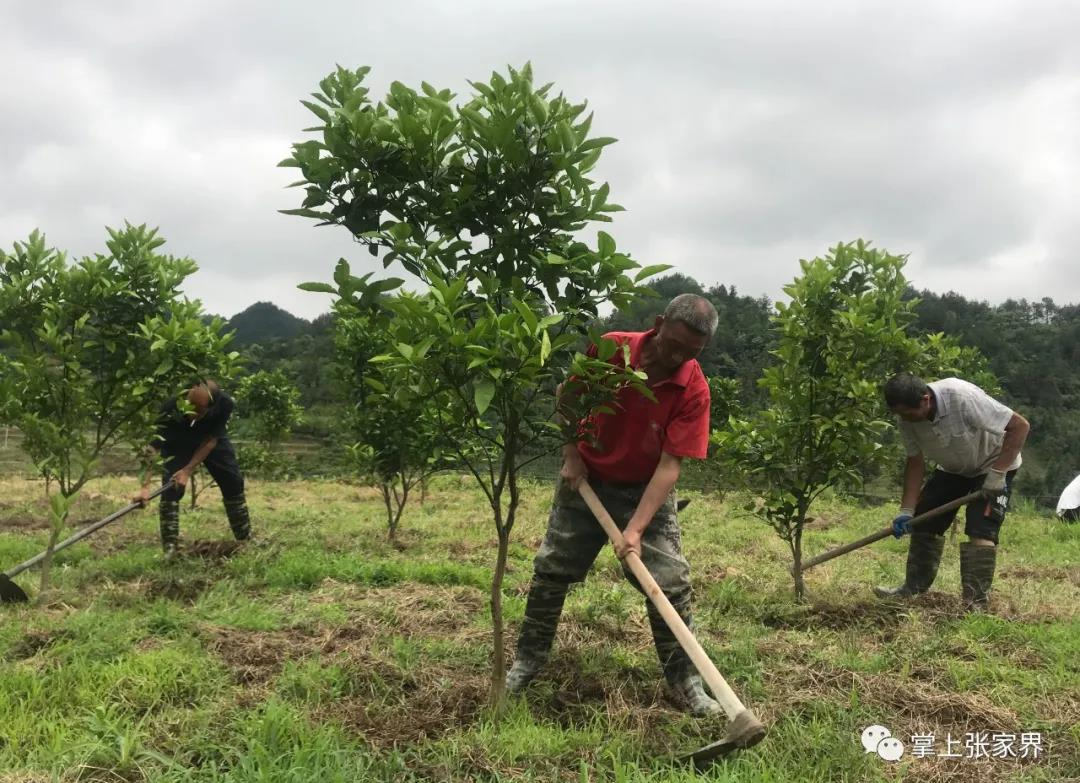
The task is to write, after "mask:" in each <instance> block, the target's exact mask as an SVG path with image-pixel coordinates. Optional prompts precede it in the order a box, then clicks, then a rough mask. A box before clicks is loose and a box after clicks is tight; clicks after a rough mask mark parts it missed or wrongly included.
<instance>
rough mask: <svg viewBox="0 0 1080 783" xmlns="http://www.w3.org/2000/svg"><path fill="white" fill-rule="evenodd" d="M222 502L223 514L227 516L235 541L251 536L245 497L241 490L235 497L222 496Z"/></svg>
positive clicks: (249, 518)
mask: <svg viewBox="0 0 1080 783" xmlns="http://www.w3.org/2000/svg"><path fill="white" fill-rule="evenodd" d="M224 502H225V515H226V516H228V518H229V527H231V528H232V533H233V538H235V539H236V540H237V541H247V540H248V539H249V538H251V517H250V516H249V514H248V507H247V498H245V497H244V493H243V492H241V493H240V494H239V495H237V496H236V497H232V498H224Z"/></svg>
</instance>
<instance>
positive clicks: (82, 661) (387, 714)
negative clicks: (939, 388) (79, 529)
mask: <svg viewBox="0 0 1080 783" xmlns="http://www.w3.org/2000/svg"><path fill="white" fill-rule="evenodd" d="M132 483H133V482H131V481H125V480H122V479H103V480H100V481H98V482H95V484H94V485H93V487H92V489H93V495H92V496H91V494H90V493H87V495H86V497H84V498H82V499H80V501H79V502H78V503H77V505H76V507H75V511H74V514H75V517H74V518H75V519H78V520H86V519H93V518H96V517H99V516H104V514H106V513H108V511H109V510H111V509H113V508H115V507H119V506H121V505H123V504H124V503H125V502H126V496H127V493H128V492H129V491H130V489H131V485H132ZM41 492H42V487H41V485H40V484H38V483H35V482H32V481H27V480H16V479H6V480H3V481H0V495H2V496H3V498H4V502H3V505H2V508H0V527H2V529H3V532H2V533H0V558H2V560H0V566H2V567H10V565H13V564H14V563H17V562H19V561H21V560H23V559H25V558H26V557H29V556H30V555H32V554H34V553H36V552H37V551H38V550H39V549H40V548H41V547H42V546H44V543H45V541H46V537H47V531H46V529H45V527H44V525H43V524H42V520H43V519H44V514H45V510H44V505H43V503H42V502H41ZM249 498H250V502H251V505H252V511H253V519H254V528H255V534H256V536H257V537H258V538H259V539H260V544H259V545H257V546H248V547H246V548H244V549H242V550H240V551H237V552H235V553H234V552H231V551H230V550H229V547H228V546H219V545H218V544H217V543H215V542H225V541H226V540H227V539H228V538H229V535H228V526H227V524H226V521H225V518H224V514H223V513H222V511H221V507H220V500H219V498H218V496H217V495H216V494H214V491H213V490H211V491H210V492H208V493H207V494H206V495H204V496H202V499H201V501H200V506H199V508H198V509H197V510H195V511H190V510H189V509H188V508H187V507H186V505H185V508H184V510H183V516H182V519H181V530H182V536H183V540H184V541H185V542H186V543H187V544H189V552H192V551H195V552H197V553H198V554H197V555H189V556H186V557H183V558H180V559H179V560H177V561H174V562H170V563H166V562H163V561H162V560H161V558H160V556H159V553H158V544H157V529H156V528H157V520H156V515H155V514H154V513H152V512H151V513H139V514H133V515H130V516H129V517H127V518H125V519H124V520H122V521H121V522H118V523H116V524H115V525H113V526H111V527H109V528H106V529H105V530H103V531H101V532H100V533H99V534H97V535H96V536H94V537H93V538H91V539H88V540H87V541H85V542H82V543H80V544H79V545H77V546H76V547H74V548H72V550H70V551H69V552H65V553H63V554H61V555H60V556H58V558H57V565H56V571H55V574H54V579H55V592H54V593H53V595H52V597H51V600H50V601H49V602H48V603H47V605H45V606H43V607H34V606H5V607H3V608H2V609H0V611H2V612H3V615H2V622H0V717H2V720H0V783H7V781H9V780H10V781H20V783H22V782H23V781H28V780H30V781H34V780H42V781H53V780H56V781H89V780H95V781H118V780H123V781H176V782H177V783H180V782H191V783H202V782H203V781H207V782H209V781H235V782H236V783H241V782H243V783H249V782H254V781H274V782H275V783H276V782H278V781H297V783H300V781H304V782H305V783H306V782H307V781H360V780H364V781H368V780H371V781H379V780H384V781H399V780H405V781H408V780H415V781H420V780H477V781H480V780H483V781H495V780H525V781H612V782H613V783H614V782H619V783H645V782H646V781H649V782H652V781H655V782H657V783H659V781H687V782H688V781H760V782H761V783H765V782H766V781H785V782H787V781H822V783H825V782H826V781H827V782H829V783H832V782H833V781H852V782H854V781H900V780H907V779H911V780H926V781H939V780H956V781H967V780H971V781H979V782H980V783H992V782H993V781H999V780H1001V781H1003V780H1010V781H1047V782H1049V781H1061V780H1067V779H1069V778H1070V777H1074V778H1076V777H1080V728H1078V726H1080V687H1078V683H1080V663H1078V662H1080V618H1078V612H1077V606H1078V599H1080V525H1071V526H1069V525H1063V524H1061V523H1058V522H1056V521H1053V520H1051V519H1048V518H1046V517H1041V516H1038V515H1036V514H1035V513H1034V512H1032V511H1030V510H1028V511H1026V512H1025V513H1014V514H1013V515H1011V516H1010V518H1009V520H1008V522H1007V523H1006V528H1005V532H1004V534H1003V545H1002V550H1001V555H1000V564H999V571H998V574H999V576H998V580H997V582H996V585H995V597H994V613H993V614H991V615H986V616H965V615H963V613H961V612H960V611H959V607H958V599H957V597H956V596H957V593H958V589H959V585H958V573H957V572H958V562H957V561H958V557H957V552H956V545H955V543H954V542H950V543H949V544H948V545H947V547H946V555H945V559H944V565H943V567H942V572H941V575H940V577H939V581H938V583H937V584H936V585H935V589H934V591H933V592H932V593H931V594H930V595H928V596H926V597H923V598H920V599H918V600H915V601H912V602H910V603H906V604H882V603H879V602H877V601H875V600H874V599H873V598H872V597H871V596H870V592H869V587H870V586H871V585H873V584H875V583H878V582H889V581H893V580H899V579H900V578H901V576H902V573H903V564H904V553H905V547H906V544H905V543H904V542H895V541H892V540H891V539H889V540H886V541H883V542H880V543H879V544H877V545H874V546H872V547H869V548H867V549H863V550H860V551H858V552H856V553H853V554H851V555H848V556H846V557H844V558H839V559H836V560H833V561H831V562H829V563H827V564H824V565H822V566H820V567H819V568H817V569H814V570H813V571H811V572H809V573H808V576H807V581H808V586H809V589H810V590H811V593H812V601H811V603H809V604H797V603H796V602H795V601H794V600H793V598H792V595H791V580H790V577H789V576H788V574H787V571H786V566H787V563H788V557H789V555H788V553H787V550H786V547H785V545H784V544H783V543H782V542H780V541H779V540H778V539H776V538H775V536H774V534H773V533H772V531H771V530H770V529H769V528H768V527H766V526H765V525H764V524H763V523H761V522H759V521H757V520H755V519H754V518H752V517H749V516H747V515H746V514H745V512H743V511H741V510H740V509H741V499H740V498H737V497H734V496H730V495H729V496H728V497H727V498H726V500H725V501H724V502H721V501H719V500H717V499H715V498H712V497H709V496H703V495H695V496H694V502H693V503H692V504H691V505H690V507H689V508H688V509H687V511H686V512H685V514H684V515H683V518H682V524H683V541H684V546H685V548H686V554H687V557H688V559H689V561H690V563H691V566H692V569H693V579H694V588H695V624H696V628H697V633H698V637H699V639H700V640H701V642H702V644H703V645H704V647H705V648H706V650H707V651H708V652H709V654H710V655H711V657H712V658H713V660H714V661H715V662H716V664H717V667H718V668H719V669H720V670H721V671H722V672H723V673H724V676H725V677H726V678H727V679H728V681H729V682H730V683H731V685H732V686H733V687H734V688H735V690H736V691H737V692H738V693H739V694H740V696H741V697H742V698H743V699H744V700H745V701H746V702H747V703H748V704H749V705H750V706H752V707H753V709H754V710H755V711H756V712H757V713H758V715H759V716H760V717H762V719H763V720H764V721H765V722H766V723H767V724H768V726H769V735H768V736H767V738H766V739H765V741H764V742H763V743H762V744H761V745H759V746H757V747H756V748H754V749H751V750H747V751H743V752H741V753H738V754H736V755H733V756H731V757H729V758H727V759H725V760H723V761H721V762H720V763H718V764H716V765H714V766H713V767H711V768H710V769H709V770H707V771H704V772H701V773H698V772H695V771H694V770H693V769H692V768H690V767H687V766H686V765H685V764H682V763H679V762H678V761H677V760H676V759H677V758H678V757H679V756H681V755H682V754H684V753H685V752H687V751H689V750H692V749H694V748H696V747H700V746H702V745H705V744H707V743H709V742H712V741H714V740H716V739H718V738H719V737H720V736H721V735H722V733H723V729H724V721H723V720H720V719H713V720H701V721H695V720H691V719H689V718H687V717H685V716H683V715H681V714H680V713H678V712H677V711H676V710H675V709H673V708H672V706H671V704H670V703H669V702H668V701H667V699H666V697H665V696H664V693H663V689H662V687H661V685H660V680H661V678H660V674H659V669H658V666H657V663H656V660H655V654H654V652H653V650H652V645H651V640H650V638H649V631H648V621H647V618H646V615H645V611H644V603H643V599H642V597H641V595H640V594H639V593H638V592H637V591H635V590H634V589H633V588H632V587H631V586H630V585H629V584H628V583H627V582H626V581H625V580H624V579H623V578H622V573H621V569H620V567H619V565H618V563H617V561H616V560H615V559H614V558H613V556H612V555H611V553H610V551H605V552H604V553H603V554H602V555H601V556H600V558H599V559H598V561H597V564H596V567H595V568H594V570H593V572H592V574H590V577H589V579H588V580H587V581H586V582H585V583H584V584H582V585H579V586H576V587H575V588H574V589H573V590H572V591H571V594H570V596H569V598H568V600H567V606H566V611H565V614H564V619H563V623H562V625H561V626H560V632H559V637H558V640H557V643H556V648H555V651H554V653H553V657H552V660H551V662H550V664H549V666H548V667H547V669H546V670H545V672H544V673H543V675H542V676H541V677H540V678H538V680H537V682H536V683H535V684H534V685H533V687H532V688H530V690H529V692H528V693H527V695H526V696H525V697H523V698H514V699H511V700H510V702H509V704H508V707H507V710H506V712H505V713H504V714H503V715H502V716H501V717H498V718H496V716H494V715H493V714H492V712H491V711H490V709H489V707H488V704H487V692H488V687H489V681H490V656H491V649H492V648H491V628H492V624H491V617H490V609H489V604H488V591H489V585H490V573H491V567H492V564H493V561H494V557H495V536H494V530H493V527H492V524H491V522H490V521H489V519H488V517H487V516H486V515H485V512H484V508H485V506H484V502H483V498H482V496H481V495H480V494H479V493H478V492H476V491H474V490H473V489H472V487H471V485H470V484H469V483H468V482H466V481H462V480H461V479H459V478H458V477H442V478H441V479H439V480H438V481H436V482H435V484H434V485H433V487H432V490H431V494H430V496H429V499H428V502H427V503H426V504H425V505H424V506H420V505H419V504H412V505H410V506H409V508H408V509H407V511H406V514H405V517H404V518H403V520H402V526H401V535H400V541H399V542H398V544H397V545H394V544H393V543H392V542H389V541H387V539H386V536H385V530H384V524H385V521H384V517H383V512H382V508H381V499H380V498H379V497H378V496H377V495H376V494H374V493H373V492H370V491H368V490H366V489H363V488H358V487H354V486H349V485H345V484H341V483H335V482H330V481H309V482H291V483H277V484H270V483H266V484H264V483H260V482H258V481H252V482H250V491H249ZM550 498H551V488H550V486H548V485H544V484H529V485H528V486H527V487H526V491H525V494H524V499H523V508H522V510H521V513H520V517H519V518H520V522H519V525H518V528H517V529H516V530H515V531H514V541H513V543H512V546H511V550H510V572H509V573H508V575H507V578H506V583H505V586H504V593H503V605H504V617H505V619H506V622H507V626H508V632H509V638H508V640H507V641H508V646H509V647H510V650H511V651H512V646H513V645H512V642H513V637H514V633H515V632H516V629H517V625H518V624H519V623H520V621H521V617H522V614H523V612H524V605H525V601H524V596H525V591H526V589H527V585H528V581H529V578H530V576H531V565H532V557H533V554H534V552H535V549H536V546H537V545H538V543H539V540H540V538H541V536H542V535H543V532H544V526H545V523H546V518H547V504H548V503H549V502H550ZM815 516H816V520H815V522H814V523H813V524H812V526H811V527H810V529H809V530H808V532H807V536H806V547H807V551H808V554H809V555H812V554H816V553H818V552H820V551H823V550H824V549H827V548H829V547H831V546H835V545H837V544H840V543H843V542H846V541H849V540H852V539H855V538H858V537H860V536H862V535H865V534H867V533H869V532H872V531H873V530H876V529H878V528H880V527H882V526H883V525H884V523H885V521H886V520H884V519H883V518H882V512H881V511H880V510H875V509H870V508H861V507H857V506H854V505H850V504H847V503H844V502H842V501H840V500H837V499H826V500H825V501H824V502H822V503H821V504H820V505H819V507H818V508H816V509H815ZM885 516H887V514H885ZM193 542H198V545H197V547H196V548H195V549H194V550H192V549H191V548H190V545H191V544H192V543H193ZM18 581H19V583H20V584H22V585H23V586H24V588H25V589H27V591H28V592H30V593H31V594H33V593H35V592H36V585H37V580H36V573H35V574H27V575H23V576H20V577H19V578H18ZM870 723H882V724H884V725H886V726H888V727H890V728H891V729H892V731H893V732H894V734H896V735H897V736H900V737H905V736H910V735H911V734H914V733H924V732H927V731H934V732H936V733H938V734H939V735H940V736H941V737H944V735H945V734H946V733H947V732H948V733H951V734H952V735H953V736H954V737H962V736H963V735H964V733H965V732H967V731H991V732H992V731H1005V732H1015V733H1017V734H1018V733H1019V732H1021V731H1040V732H1042V733H1043V737H1044V743H1045V745H1046V746H1047V747H1046V749H1045V750H1046V755H1045V757H1044V758H1042V759H1040V760H1039V761H1038V762H1037V763H1026V764H1018V763H1016V762H1015V761H1000V760H996V761H991V762H987V761H979V762H976V761H973V760H967V759H961V760H959V761H955V762H950V761H947V760H940V759H939V760H925V759H913V758H911V757H910V756H906V757H905V761H903V762H901V763H899V764H895V765H890V764H888V763H886V762H884V761H882V760H881V759H880V758H878V757H877V756H876V755H873V754H870V755H868V754H865V753H863V750H862V747H861V745H860V743H859V734H860V732H861V730H862V728H863V727H864V726H866V725H869V724H870Z"/></svg>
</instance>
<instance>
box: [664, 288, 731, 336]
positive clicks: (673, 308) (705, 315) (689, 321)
mask: <svg viewBox="0 0 1080 783" xmlns="http://www.w3.org/2000/svg"><path fill="white" fill-rule="evenodd" d="M664 320H665V321H678V322H679V323H684V324H686V325H687V326H688V327H690V328H691V329H693V330H694V331H695V332H697V333H698V334H703V335H705V336H706V337H708V338H710V339H712V336H713V335H714V334H716V325H717V324H718V323H719V322H720V316H718V315H717V314H716V308H715V307H713V303H712V302H710V301H709V300H708V299H706V298H705V297H704V296H698V295H697V294H679V295H678V296H676V297H675V298H674V299H672V300H671V301H670V302H669V303H668V306H667V309H665V310H664Z"/></svg>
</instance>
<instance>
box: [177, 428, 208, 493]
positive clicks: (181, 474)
mask: <svg viewBox="0 0 1080 783" xmlns="http://www.w3.org/2000/svg"><path fill="white" fill-rule="evenodd" d="M217 443H218V439H217V438H215V437H209V438H207V439H206V440H204V441H203V442H202V444H201V445H200V446H199V448H197V449H195V453H194V454H193V455H191V460H190V461H189V462H188V464H187V465H185V466H184V467H182V468H180V470H178V471H176V473H174V474H173V481H175V482H176V486H178V487H186V486H187V482H188V479H189V478H191V474H192V473H194V472H195V468H197V467H199V465H201V464H202V461H203V460H204V459H206V458H207V457H208V456H210V452H211V451H213V450H214V448H215V447H216V446H217Z"/></svg>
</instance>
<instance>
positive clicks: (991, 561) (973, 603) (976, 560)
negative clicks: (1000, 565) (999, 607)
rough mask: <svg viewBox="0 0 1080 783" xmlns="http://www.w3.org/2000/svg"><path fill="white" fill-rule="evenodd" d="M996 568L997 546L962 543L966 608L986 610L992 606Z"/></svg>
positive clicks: (961, 560)
mask: <svg viewBox="0 0 1080 783" xmlns="http://www.w3.org/2000/svg"><path fill="white" fill-rule="evenodd" d="M996 568H997V547H996V546H979V545H978V544H973V543H971V542H970V541H969V542H965V543H963V544H961V545H960V596H961V598H963V600H964V609H965V610H967V611H969V612H985V611H986V610H988V609H989V608H990V588H991V587H992V586H993V584H994V571H995V569H996Z"/></svg>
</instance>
